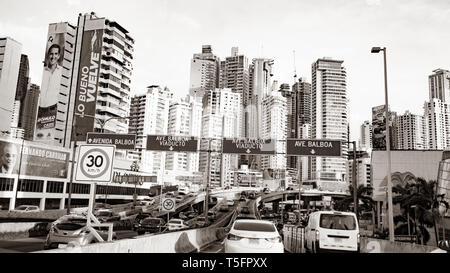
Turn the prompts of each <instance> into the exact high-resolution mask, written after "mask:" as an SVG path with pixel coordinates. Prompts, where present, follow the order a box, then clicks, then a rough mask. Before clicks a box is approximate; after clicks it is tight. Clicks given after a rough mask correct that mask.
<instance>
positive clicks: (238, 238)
mask: <svg viewBox="0 0 450 273" xmlns="http://www.w3.org/2000/svg"><path fill="white" fill-rule="evenodd" d="M227 239H228V240H230V241H239V240H241V239H242V237H239V236H236V235H234V234H231V233H230V234H228V236H227Z"/></svg>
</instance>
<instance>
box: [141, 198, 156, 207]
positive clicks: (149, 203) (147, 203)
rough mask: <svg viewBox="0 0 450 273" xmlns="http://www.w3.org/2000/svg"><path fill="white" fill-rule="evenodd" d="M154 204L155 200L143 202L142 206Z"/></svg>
mask: <svg viewBox="0 0 450 273" xmlns="http://www.w3.org/2000/svg"><path fill="white" fill-rule="evenodd" d="M153 204H155V199H154V198H151V199H147V200H142V201H141V206H151V205H153Z"/></svg>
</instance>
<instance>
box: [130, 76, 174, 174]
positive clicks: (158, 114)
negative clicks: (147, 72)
mask: <svg viewBox="0 0 450 273" xmlns="http://www.w3.org/2000/svg"><path fill="white" fill-rule="evenodd" d="M172 99H173V93H172V91H170V90H169V89H168V88H167V87H166V88H164V89H163V88H161V87H159V86H157V85H152V86H149V87H148V88H147V91H146V92H145V93H143V94H138V95H136V96H134V97H133V98H132V99H131V109H130V115H131V116H132V117H133V118H132V119H130V126H129V133H130V134H136V150H135V151H132V152H131V151H130V152H129V154H130V157H131V159H132V160H135V161H138V162H140V163H141V171H143V172H147V173H152V174H153V175H157V176H158V181H163V180H162V176H163V174H164V170H165V164H166V163H165V161H166V152H153V151H147V150H146V149H147V141H146V138H145V137H146V136H147V135H167V129H168V124H169V120H168V118H169V106H170V103H171V101H172Z"/></svg>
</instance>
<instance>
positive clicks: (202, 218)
mask: <svg viewBox="0 0 450 273" xmlns="http://www.w3.org/2000/svg"><path fill="white" fill-rule="evenodd" d="M205 226H206V218H205V216H199V217H197V219H196V223H195V227H197V228H202V227H205Z"/></svg>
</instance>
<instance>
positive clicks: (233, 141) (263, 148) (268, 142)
mask: <svg viewBox="0 0 450 273" xmlns="http://www.w3.org/2000/svg"><path fill="white" fill-rule="evenodd" d="M223 153H224V154H247V155H274V154H275V141H274V140H272V139H251V138H224V139H223Z"/></svg>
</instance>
